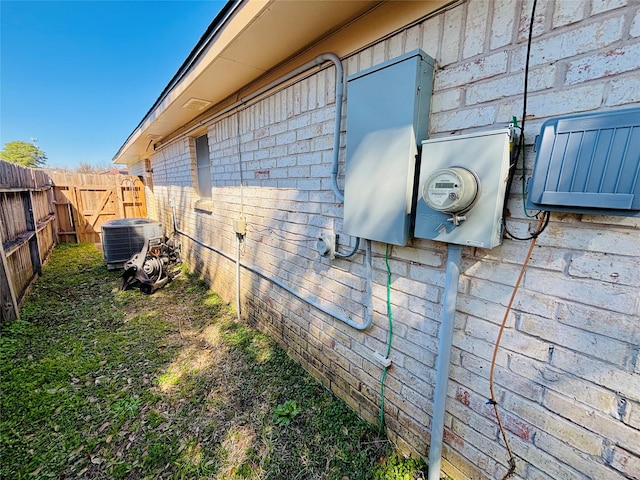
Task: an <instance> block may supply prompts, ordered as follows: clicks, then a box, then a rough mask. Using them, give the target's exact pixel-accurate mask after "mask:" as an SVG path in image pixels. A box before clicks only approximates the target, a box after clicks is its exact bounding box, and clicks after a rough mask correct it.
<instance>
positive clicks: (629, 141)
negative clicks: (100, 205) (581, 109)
mask: <svg viewBox="0 0 640 480" xmlns="http://www.w3.org/2000/svg"><path fill="white" fill-rule="evenodd" d="M536 146H537V156H536V162H535V166H534V169H533V175H532V176H531V180H530V182H529V192H528V197H527V205H526V206H527V208H529V209H542V210H558V211H564V212H574V213H590V214H601V215H625V216H639V215H640V108H635V109H627V110H619V111H613V112H601V113H595V114H587V115H572V116H568V117H560V118H555V119H552V120H548V121H546V122H545V123H544V124H543V125H542V128H541V131H540V136H539V137H538V141H537V145H536Z"/></svg>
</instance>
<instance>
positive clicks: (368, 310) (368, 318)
mask: <svg viewBox="0 0 640 480" xmlns="http://www.w3.org/2000/svg"><path fill="white" fill-rule="evenodd" d="M172 212H173V215H172V216H173V230H174V232H176V233H179V234H180V235H184V236H185V237H187V238H189V239H191V240H192V241H194V242H196V243H197V244H198V245H201V246H203V247H205V248H207V249H209V250H211V251H213V252H215V253H217V254H218V255H221V256H223V257H224V258H226V259H227V260H230V261H232V262H236V265H240V266H242V267H243V268H245V269H247V270H249V271H250V272H253V273H255V274H256V275H258V276H259V277H261V278H263V279H265V280H267V281H269V282H271V283H273V284H275V285H277V286H278V287H280V288H282V289H283V290H286V291H287V292H289V293H290V294H291V295H293V296H295V297H296V298H298V299H300V300H302V301H303V302H305V303H307V304H309V305H311V306H312V307H314V308H316V309H317V310H320V311H321V312H324V313H326V314H327V315H329V316H331V317H333V318H335V319H337V320H340V321H341V322H343V323H346V324H347V325H349V326H350V327H353V328H355V329H356V330H366V329H367V328H369V327H370V326H371V324H372V323H373V308H372V304H371V302H372V295H371V293H372V292H371V284H372V281H373V278H372V276H373V273H372V264H371V241H370V240H367V245H366V254H365V271H366V277H367V278H366V287H365V295H366V296H367V306H366V307H365V316H364V317H365V318H364V322H363V323H358V322H355V321H354V320H352V319H350V318H349V317H347V316H345V315H342V314H341V313H338V312H335V311H333V310H329V309H328V308H326V307H324V306H323V305H320V304H319V303H318V302H316V301H315V300H312V299H310V298H307V297H305V296H304V295H302V294H301V293H300V292H298V291H296V290H294V289H293V288H291V287H290V286H288V285H286V284H284V283H283V282H281V281H280V280H278V279H277V278H273V277H271V276H269V275H267V274H266V273H264V272H262V271H261V270H260V269H258V268H257V267H254V266H253V265H249V264H247V263H245V262H243V261H241V260H239V258H234V257H233V256H232V255H229V254H228V253H225V252H223V251H222V250H219V249H217V248H216V247H214V246H212V245H209V244H207V243H205V242H203V241H202V240H200V239H198V238H195V237H194V236H193V235H191V234H189V233H187V232H184V231H182V230H180V229H179V228H178V223H177V221H176V210H175V206H174V207H172ZM237 301H238V302H239V296H238V300H237Z"/></svg>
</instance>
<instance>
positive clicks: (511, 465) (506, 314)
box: [487, 212, 549, 480]
mask: <svg viewBox="0 0 640 480" xmlns="http://www.w3.org/2000/svg"><path fill="white" fill-rule="evenodd" d="M548 216H549V212H542V214H541V216H540V219H539V221H538V230H540V229H542V228H543V225H544V223H545V222H546V218H547V217H548ZM537 238H538V237H537V236H536V237H533V238H532V239H531V244H530V245H529V250H528V251H527V256H526V258H525V259H524V263H523V265H522V269H521V270H520V275H518V279H517V280H516V284H515V286H514V287H513V292H512V293H511V298H510V299H509V303H508V304H507V309H506V311H505V312H504V317H503V318H502V323H501V325H500V330H499V331H498V338H497V339H496V343H495V345H494V347H493V356H492V358H491V370H490V373H489V391H490V392H491V398H490V399H489V401H488V402H487V403H488V404H490V405H493V410H494V412H495V414H496V419H497V420H498V426H499V427H500V433H501V434H502V439H503V440H504V443H505V446H506V447H507V451H508V452H509V470H508V472H507V473H506V475H505V476H504V477H502V480H505V479H507V478H509V477H510V476H512V475H513V474H514V473H515V470H516V459H515V456H514V454H513V451H512V450H511V446H510V445H509V441H508V440H507V435H506V432H505V429H504V425H503V424H502V420H501V418H500V413H499V411H498V402H497V400H496V395H495V391H494V381H493V379H494V374H495V368H496V359H497V357H498V349H499V348H500V341H501V340H502V333H503V332H504V329H505V326H506V324H507V319H508V318H509V313H511V307H512V306H513V301H514V299H515V297H516V294H517V293H518V289H519V288H520V283H521V282H522V278H523V277H524V273H525V271H526V269H527V266H528V265H529V260H530V259H531V254H532V253H533V249H534V247H535V246H536V241H537Z"/></svg>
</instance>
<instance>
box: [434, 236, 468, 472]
mask: <svg viewBox="0 0 640 480" xmlns="http://www.w3.org/2000/svg"><path fill="white" fill-rule="evenodd" d="M461 259H462V246H461V245H455V244H451V243H450V244H449V245H448V250H447V273H446V277H445V287H444V298H443V299H442V313H441V317H440V318H441V320H440V337H439V339H438V359H437V361H436V389H435V392H434V394H433V418H432V419H431V445H430V446H429V477H428V480H439V479H440V468H441V464H442V442H443V438H444V415H445V411H446V405H447V385H448V383H449V366H450V363H451V344H452V343H453V325H454V319H455V315H456V301H457V299H458V279H459V278H460V261H461Z"/></svg>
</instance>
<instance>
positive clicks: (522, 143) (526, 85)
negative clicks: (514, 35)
mask: <svg viewBox="0 0 640 480" xmlns="http://www.w3.org/2000/svg"><path fill="white" fill-rule="evenodd" d="M537 3H538V2H537V0H533V5H532V7H531V19H530V22H529V35H528V38H527V54H526V59H525V65H524V91H523V94H522V119H521V122H520V127H518V128H519V129H520V137H519V138H518V146H517V148H516V154H515V156H514V160H513V164H512V165H511V166H510V172H509V180H508V181H507V193H508V192H510V191H511V185H512V184H513V177H514V175H515V172H516V166H517V164H518V161H519V160H520V156H521V154H522V172H521V173H522V176H521V179H522V201H523V209H524V211H525V215H527V216H529V215H528V214H527V211H526V207H525V206H524V197H525V190H526V184H525V154H524V151H525V147H526V144H525V138H524V127H525V122H526V118H527V97H528V93H529V62H530V58H531V43H532V40H533V22H534V18H535V13H536V6H537ZM541 213H543V212H542V211H540V212H538V213H537V214H535V215H533V216H532V217H535V218H538V216H539V215H540V214H541ZM506 214H507V202H506V201H505V204H504V209H503V212H502V228H503V230H504V233H505V234H506V235H507V236H508V237H509V238H512V239H513V240H521V241H527V240H532V239H534V238H537V237H538V236H540V234H541V233H542V232H544V230H545V229H546V228H547V226H548V225H549V219H550V217H551V215H550V214H549V213H548V212H547V214H546V216H545V221H544V223H543V224H542V226H541V227H540V228H539V229H538V230H537V231H535V232H533V233H531V234H529V236H528V237H518V236H517V235H514V234H512V233H511V232H510V231H509V229H508V227H507V215H506Z"/></svg>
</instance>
